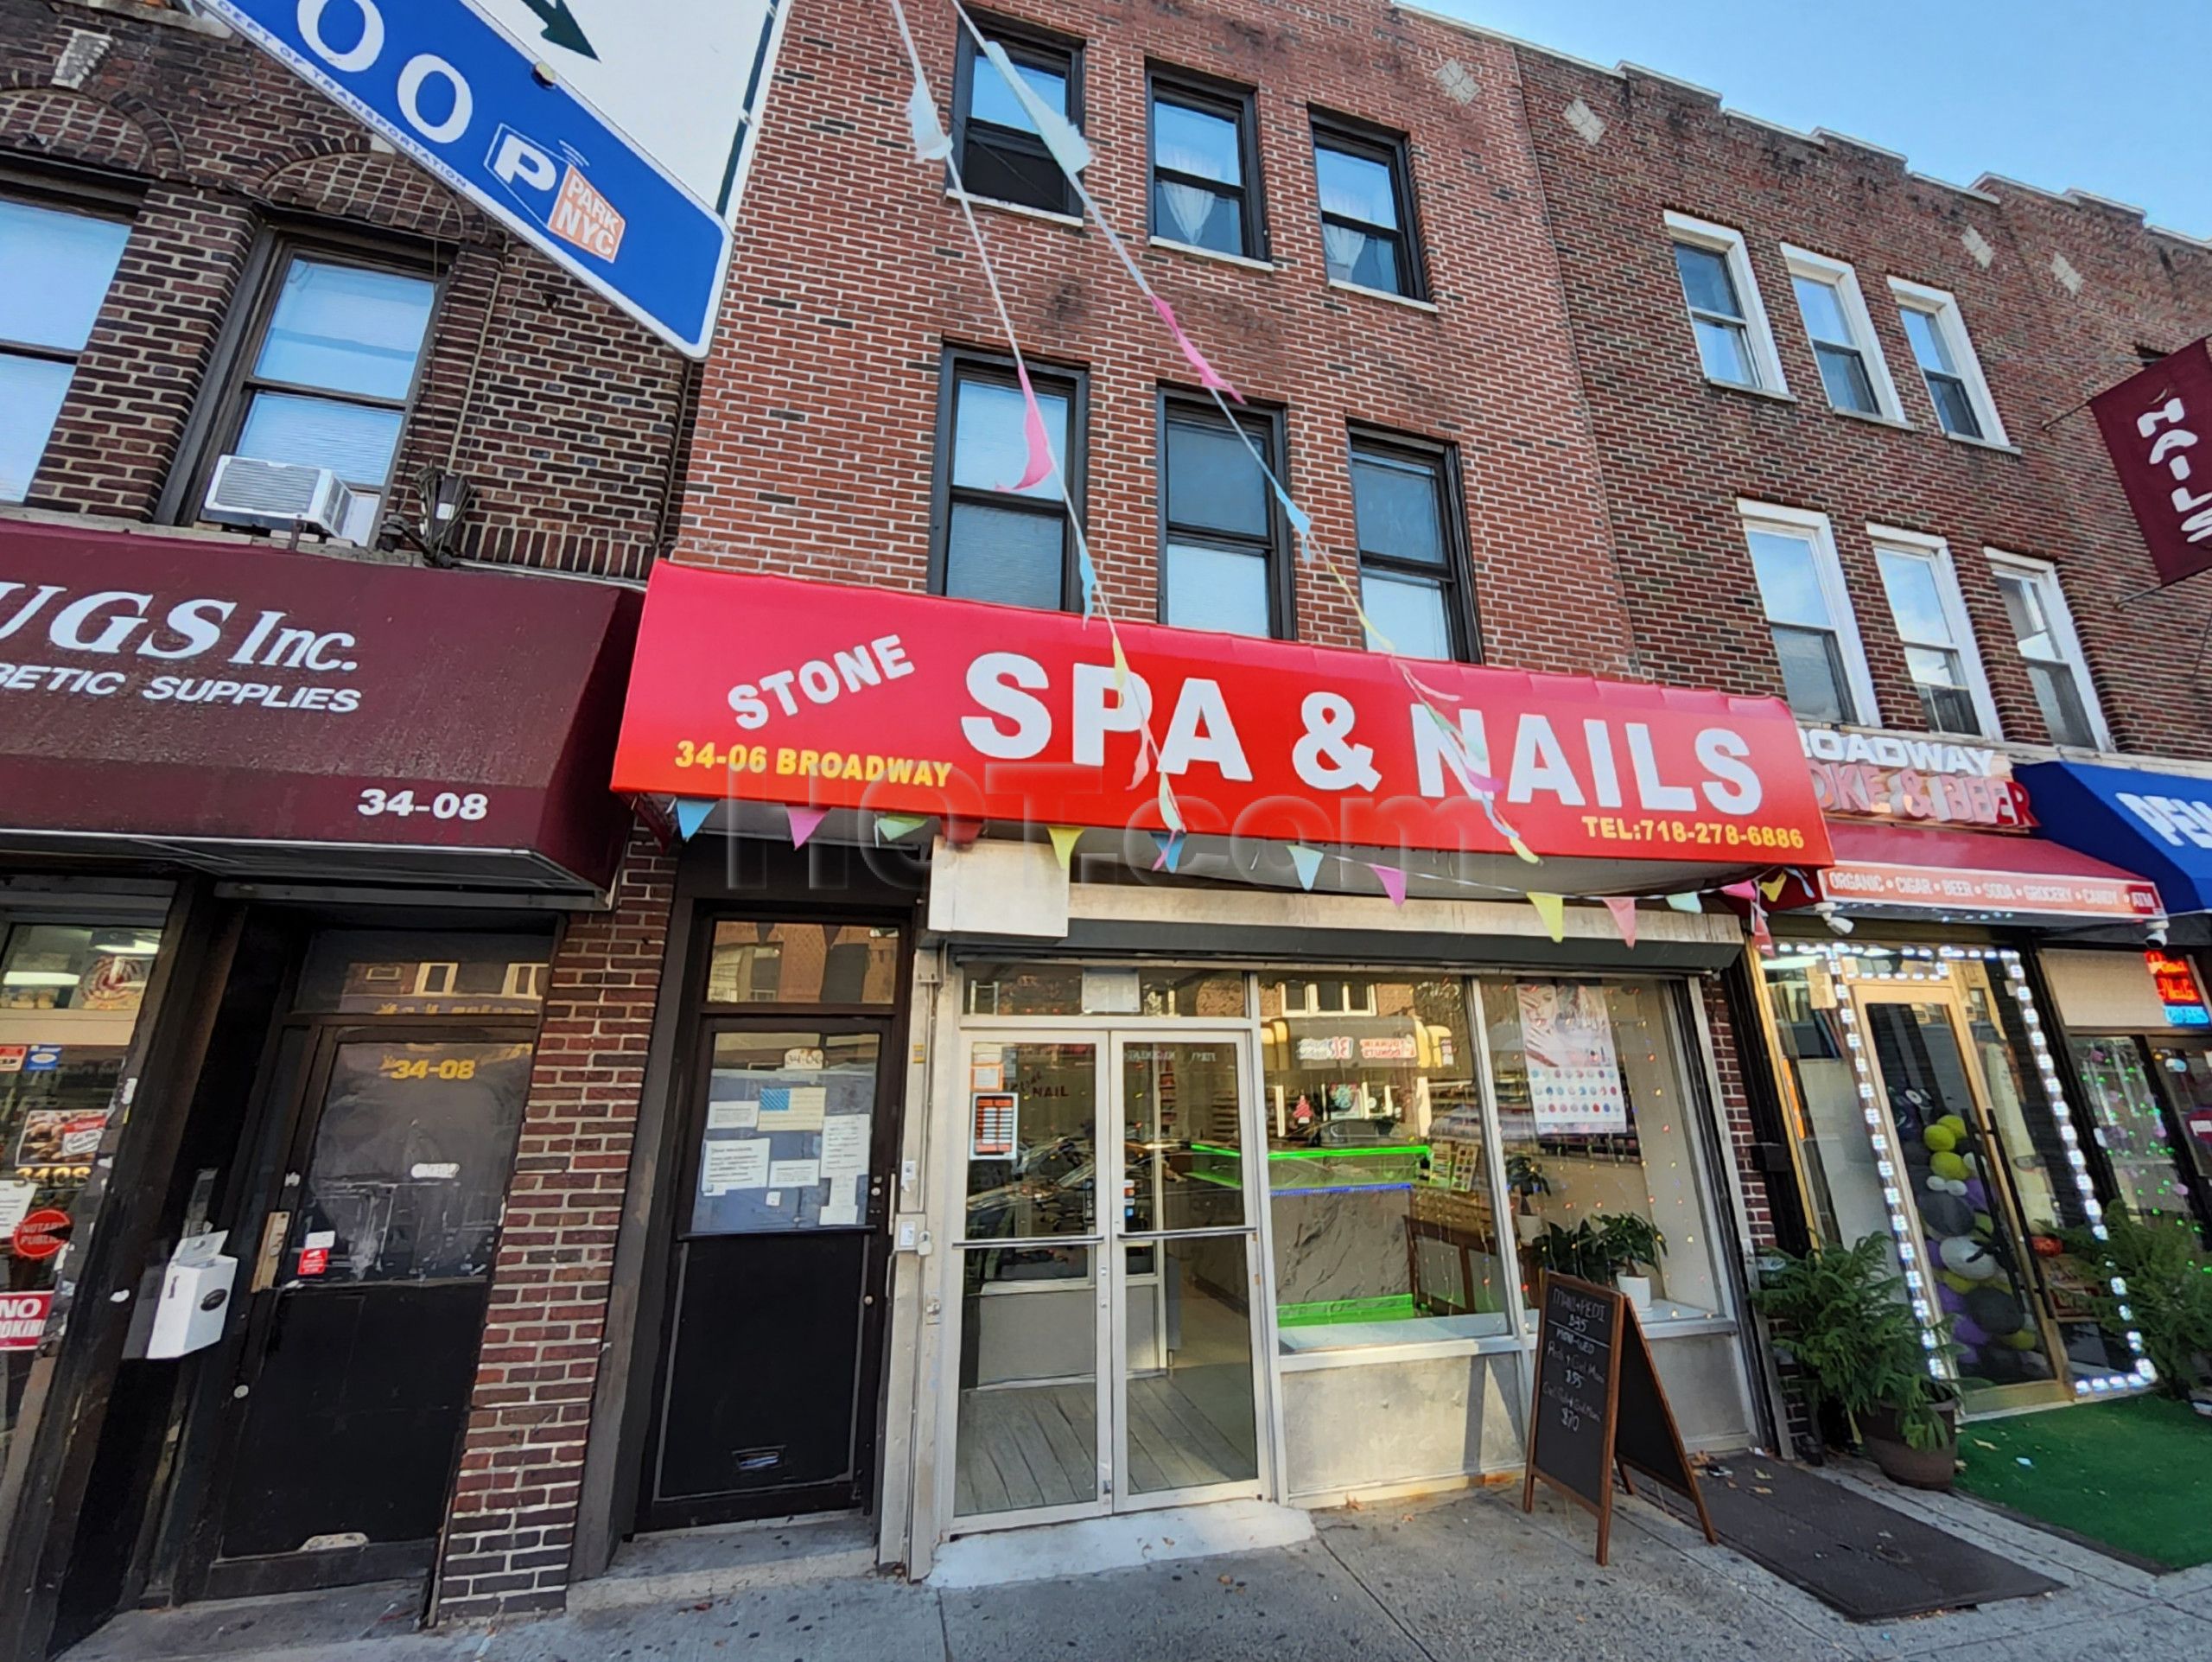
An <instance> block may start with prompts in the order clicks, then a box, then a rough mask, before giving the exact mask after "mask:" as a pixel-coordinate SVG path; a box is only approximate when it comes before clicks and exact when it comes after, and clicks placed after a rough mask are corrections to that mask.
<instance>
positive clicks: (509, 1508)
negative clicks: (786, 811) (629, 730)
mask: <svg viewBox="0 0 2212 1662" xmlns="http://www.w3.org/2000/svg"><path fill="white" fill-rule="evenodd" d="M674 886H675V863H674V860H673V858H672V856H669V855H666V854H664V853H663V852H662V851H661V850H659V849H658V848H657V847H656V846H655V844H653V842H652V839H651V838H650V837H646V836H645V834H644V833H643V832H639V833H638V834H637V835H636V837H633V839H632V844H631V847H630V850H629V854H628V856H627V858H626V860H625V861H624V863H623V867H622V874H621V876H620V879H619V880H618V881H617V883H616V887H615V892H614V904H613V907H612V908H611V909H609V910H608V911H607V912H605V913H601V914H595V915H594V916H590V917H586V918H580V919H578V920H576V921H575V923H574V924H572V925H571V927H569V933H568V935H567V938H566V939H564V940H563V942H562V944H561V948H560V951H559V952H558V953H557V954H556V956H555V958H554V960H553V967H552V978H551V986H550V990H549V993H548V995H547V997H546V1002H545V1016H544V1022H543V1026H542V1028H540V1033H539V1038H538V1047H537V1068H536V1071H535V1072H534V1073H532V1074H531V1082H530V1102H529V1105H528V1107H527V1109H526V1110H525V1111H524V1118H523V1128H522V1140H521V1143H520V1146H519V1149H518V1152H517V1156H516V1160H515V1172H514V1178H513V1181H512V1183H511V1185H510V1186H509V1188H508V1191H507V1211H506V1219H505V1226H504V1228H503V1230H502V1232H501V1234H500V1238H499V1261H498V1263H497V1264H496V1265H495V1267H494V1269H493V1279H492V1302H491V1312H490V1315H489V1316H488V1318H487V1320H486V1325H485V1330H484V1347H483V1351H482V1353H481V1354H480V1357H479V1359H478V1362H477V1371H476V1388H475V1391H474V1397H473V1398H472V1400H471V1403H470V1405H469V1414H468V1430H467V1436H466V1438H465V1440H464V1442H463V1443H462V1449H461V1472H460V1477H459V1479H458V1481H457V1483H456V1485H455V1489H454V1499H453V1505H452V1508H451V1510H450V1512H449V1513H448V1519H447V1525H446V1538H445V1544H444V1549H443V1555H442V1562H441V1564H440V1567H439V1578H438V1590H437V1597H436V1603H435V1608H434V1609H433V1610H432V1613H431V1614H432V1619H433V1620H434V1621H445V1620H451V1619H454V1618H457V1617H466V1616H488V1615H505V1614H518V1613H522V1612H525V1611H532V1610H550V1609H557V1608H560V1606H561V1603H562V1602H563V1595H564V1592H565V1589H566V1588H567V1586H568V1581H569V1550H570V1547H571V1545H572V1544H573V1543H574V1541H575V1522H576V1500H577V1495H578V1493H579V1490H580V1488H581V1485H582V1476H583V1464H584V1436H585V1432H586V1430H587V1429H588V1424H589V1422H590V1418H591V1406H592V1396H593V1392H594V1390H595V1388H596V1387H597V1385H598V1381H599V1370H600V1365H601V1333H602V1329H603V1327H604V1324H605V1320H606V1314H607V1296H608V1293H609V1291H610V1290H611V1289H612V1286H613V1264H614V1238H615V1232H616V1230H617V1228H618V1227H619V1226H620V1221H621V1213H622V1202H623V1190H624V1188H625V1185H626V1183H627V1181H628V1178H629V1170H630V1149H631V1140H632V1132H633V1130H634V1127H635V1125H636V1122H637V1115H638V1100H639V1091H640V1088H641V1087H642V1086H643V1083H644V1079H645V1047H646V1043H647V1041H648V1036H649V1035H650V1034H651V1032H652V1018H653V1004H654V1001H655V999H656V997H658V993H659V988H660V978H661V959H662V957H663V954H664V950H665V947H666V945H667V939H668V917H669V907H670V903H671V895H673V893H674Z"/></svg>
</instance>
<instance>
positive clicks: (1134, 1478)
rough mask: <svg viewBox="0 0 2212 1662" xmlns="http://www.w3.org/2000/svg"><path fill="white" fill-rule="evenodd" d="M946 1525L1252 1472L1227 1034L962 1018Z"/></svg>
mask: <svg viewBox="0 0 2212 1662" xmlns="http://www.w3.org/2000/svg"><path fill="white" fill-rule="evenodd" d="M964 1067H965V1068H966V1070H967V1082H968V1086H969V1090H968V1101H967V1105H966V1111H965V1113H964V1115H963V1127H962V1135H963V1142H964V1143H965V1147H964V1148H963V1149H962V1155H963V1164H964V1165H965V1168H966V1171H967V1182H966V1186H965V1192H966V1212H965V1220H964V1223H963V1226H962V1232H963V1237H964V1239H963V1241H962V1243H961V1245H960V1248H959V1251H960V1288H961V1329H960V1351H959V1364H958V1384H957V1389H958V1408H957V1416H956V1427H955V1442H956V1449H955V1456H954V1498H953V1500H954V1504H953V1511H954V1514H955V1518H956V1520H957V1523H974V1522H981V1521H988V1522H991V1523H1002V1522H1003V1523H1013V1522H1030V1521H1039V1520H1042V1519H1052V1518H1063V1517H1080V1516H1084V1515H1087V1514H1090V1513H1096V1512H1109V1511H1128V1510H1134V1509H1135V1508H1138V1507H1141V1506H1161V1505H1169V1504H1175V1503H1179V1502H1183V1501H1187V1500H1211V1499H1217V1498H1226V1497H1228V1496H1231V1495H1257V1494H1260V1493H1262V1492H1263V1488H1264V1478H1263V1471H1264V1456H1263V1455H1262V1437H1261V1436H1260V1427H1261V1426H1262V1424H1263V1423H1264V1419H1263V1417H1262V1385H1263V1377H1262V1376H1263V1370H1262V1369H1260V1368H1258V1367H1257V1366H1255V1355H1256V1354H1257V1353H1258V1347H1257V1346H1256V1345H1255V1340H1254V1337H1253V1334H1252V1319H1253V1311H1254V1310H1255V1308H1257V1306H1258V1302H1259V1301H1258V1299H1257V1298H1256V1296H1255V1295H1256V1293H1257V1292H1258V1289H1259V1286H1260V1283H1259V1278H1258V1277H1259V1253H1258V1245H1257V1241H1256V1239H1255V1230H1256V1225H1257V1219H1256V1216H1255V1205H1254V1203H1253V1200H1252V1199H1251V1197H1252V1196H1253V1194H1255V1181H1254V1174H1253V1171H1252V1169H1251V1166H1252V1162H1251V1155H1250V1149H1251V1147H1252V1142H1253V1139H1252V1138H1251V1137H1250V1135H1249V1130H1248V1124H1247V1122H1248V1118H1249V1116H1250V1114H1251V1112H1252V1104H1253V1102H1254V1099H1255V1092H1254V1075H1255V1067H1254V1058H1253V1055H1252V1048H1251V1043H1250V1041H1249V1037H1247V1036H1246V1035H1242V1034H1236V1033H1224V1034H1218V1035H1215V1034H1208V1033H1205V1032H1204V1031H1198V1032H1193V1031H1192V1030H1191V1029H1190V1028H1184V1027H1181V1026H1179V1027H1178V1028H1176V1029H1175V1030H1174V1031H1173V1034H1167V1033H1152V1032H1145V1031H1136V1030H1129V1031H1120V1032H1114V1031H1088V1032H1077V1033H1067V1034H1059V1033H1039V1032H1036V1031H1033V1030H1031V1031H1013V1032H1007V1033H1006V1034H1003V1035H992V1034H990V1033H988V1032H975V1033H971V1034H969V1035H967V1039H966V1055H965V1060H964Z"/></svg>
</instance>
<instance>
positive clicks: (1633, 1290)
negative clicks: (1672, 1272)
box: [1613, 1276, 1651, 1315]
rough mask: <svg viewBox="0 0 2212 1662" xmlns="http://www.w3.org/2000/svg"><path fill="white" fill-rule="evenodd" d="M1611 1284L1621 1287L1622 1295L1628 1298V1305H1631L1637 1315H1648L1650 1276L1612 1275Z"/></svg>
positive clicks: (1649, 1306)
mask: <svg viewBox="0 0 2212 1662" xmlns="http://www.w3.org/2000/svg"><path fill="white" fill-rule="evenodd" d="M1613 1285H1614V1286H1616V1287H1618V1288H1619V1289H1621V1295H1622V1296H1623V1297H1624V1298H1626V1299H1627V1300H1628V1302H1629V1303H1630V1306H1631V1307H1633V1309H1635V1311H1636V1313H1637V1315H1648V1314H1649V1312H1650V1309H1651V1277H1649V1276H1615V1277H1613Z"/></svg>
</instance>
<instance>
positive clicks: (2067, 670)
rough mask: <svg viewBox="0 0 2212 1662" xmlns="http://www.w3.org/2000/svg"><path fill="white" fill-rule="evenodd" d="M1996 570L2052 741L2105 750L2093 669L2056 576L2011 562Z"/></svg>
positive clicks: (2014, 637)
mask: <svg viewBox="0 0 2212 1662" xmlns="http://www.w3.org/2000/svg"><path fill="white" fill-rule="evenodd" d="M1993 569H1994V570H1995V573H1996V576H1997V592H1998V593H1999V595H2003V596H2004V600H2005V617H2006V619H2007V620H2008V621H2010V622H2011V624H2012V640H2013V642H2014V644H2015V645H2016V646H2018V648H2019V652H2020V657H2021V659H2022V660H2023V661H2024V663H2025V664H2026V665H2027V670H2028V680H2029V683H2030V685H2032V686H2033V687H2034V689H2035V695H2036V708H2037V710H2041V711H2042V712H2043V723H2044V730H2045V731H2046V732H2048V733H2049V734H2050V742H2052V743H2053V744H2069V745H2077V746H2079V747H2081V748H2082V749H2085V750H2094V749H2101V748H2104V733H2103V729H2102V727H2101V724H2100V723H2099V722H2098V720H2097V718H2096V716H2095V714H2094V708H2093V705H2092V704H2091V700H2090V695H2089V693H2088V685H2089V668H2088V665H2087V664H2085V663H2084V662H2082V648H2081V644H2080V642H2078V641H2077V640H2075V637H2074V623H2073V619H2072V616H2071V614H2069V612H2068V610H2067V607H2066V597H2065V595H2063V594H2062V593H2061V592H2060V590H2059V587H2058V574H2057V573H2056V571H2054V570H2051V569H2050V568H2049V567H2048V566H2033V565H2027V564H2011V563H2009V562H2008V563H2005V564H1999V565H1996V566H1995V567H1994V568H1993Z"/></svg>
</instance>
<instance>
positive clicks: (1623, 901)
mask: <svg viewBox="0 0 2212 1662" xmlns="http://www.w3.org/2000/svg"><path fill="white" fill-rule="evenodd" d="M1602 898H1603V899H1604V901H1605V910H1606V911H1608V912H1610V913H1611V914H1613V923H1614V925H1615V927H1618V929H1619V930H1620V932H1621V939H1622V940H1623V941H1624V942H1625V943H1626V944H1627V945H1629V946H1635V945H1636V901H1634V900H1632V899H1630V898H1628V897H1626V896H1624V895H1605V896H1603V897H1602Z"/></svg>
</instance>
